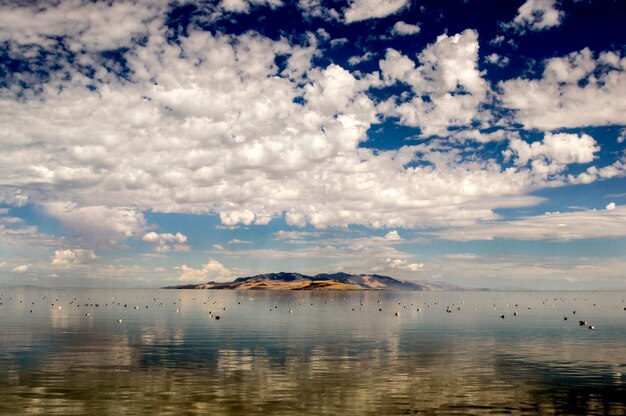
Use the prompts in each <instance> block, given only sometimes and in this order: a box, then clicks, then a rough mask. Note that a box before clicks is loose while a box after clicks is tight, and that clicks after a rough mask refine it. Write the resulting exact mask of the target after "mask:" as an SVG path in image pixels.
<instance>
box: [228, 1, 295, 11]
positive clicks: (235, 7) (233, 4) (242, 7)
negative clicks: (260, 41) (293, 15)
mask: <svg viewBox="0 0 626 416" xmlns="http://www.w3.org/2000/svg"><path fill="white" fill-rule="evenodd" d="M219 6H220V8H221V9H222V10H224V11H226V12H232V13H248V12H250V8H251V7H254V6H269V7H271V8H272V9H275V8H278V7H281V6H283V2H282V1H281V0H222V1H221V2H220V4H219Z"/></svg>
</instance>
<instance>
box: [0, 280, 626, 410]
mask: <svg viewBox="0 0 626 416" xmlns="http://www.w3.org/2000/svg"><path fill="white" fill-rule="evenodd" d="M0 294H1V295H0V296H1V299H0V302H1V303H2V305H0V413H1V414H33V413H40V414H42V413H43V414H64V415H65V414H122V413H126V414H172V415H174V414H176V415H178V414H216V415H253V414H259V415H260V414H263V415H271V414H277V415H278V414H280V415H296V414H297V415H300V414H315V415H322V414H328V415H339V414H342V415H411V414H446V415H448V414H460V415H466V414H504V413H510V414H567V415H575V414H585V415H588V414H610V415H612V414H614V415H624V414H626V376H625V374H626V309H625V308H626V303H625V299H626V292H376V291H340V292H331V291H328V292H311V291H308V292H302V291H300V292H298V291H290V292H270V291H222V290H219V291H213V290H162V289H160V290H144V289H42V288H8V287H0ZM501 315H504V318H501ZM218 316H219V319H216V318H217V317H218ZM565 318H567V319H565ZM580 320H584V321H587V322H588V325H594V326H595V330H593V329H589V328H588V325H587V326H581V325H580V324H579V321H580Z"/></svg>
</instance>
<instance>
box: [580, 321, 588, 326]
mask: <svg viewBox="0 0 626 416" xmlns="http://www.w3.org/2000/svg"><path fill="white" fill-rule="evenodd" d="M578 325H580V326H587V321H578Z"/></svg>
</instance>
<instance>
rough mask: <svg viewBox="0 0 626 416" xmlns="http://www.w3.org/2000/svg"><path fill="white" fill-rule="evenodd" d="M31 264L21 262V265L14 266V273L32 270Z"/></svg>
mask: <svg viewBox="0 0 626 416" xmlns="http://www.w3.org/2000/svg"><path fill="white" fill-rule="evenodd" d="M30 267H31V265H30V264H21V265H19V266H16V267H14V268H13V269H12V270H11V271H12V272H13V273H26V272H27V271H29V270H30Z"/></svg>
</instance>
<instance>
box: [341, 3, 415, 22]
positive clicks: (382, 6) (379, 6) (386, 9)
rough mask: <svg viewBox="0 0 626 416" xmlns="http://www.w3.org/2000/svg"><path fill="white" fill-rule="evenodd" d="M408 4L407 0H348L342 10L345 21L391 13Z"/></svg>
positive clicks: (355, 20) (357, 20)
mask: <svg viewBox="0 0 626 416" xmlns="http://www.w3.org/2000/svg"><path fill="white" fill-rule="evenodd" d="M408 4H409V2H408V0H350V1H349V6H348V8H347V9H346V10H345V12H344V20H345V22H346V23H354V22H360V21H362V20H367V19H374V18H381V17H386V16H389V15H392V14H394V13H396V12H398V11H400V9H402V8H404V7H406V6H407V5H408Z"/></svg>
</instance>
